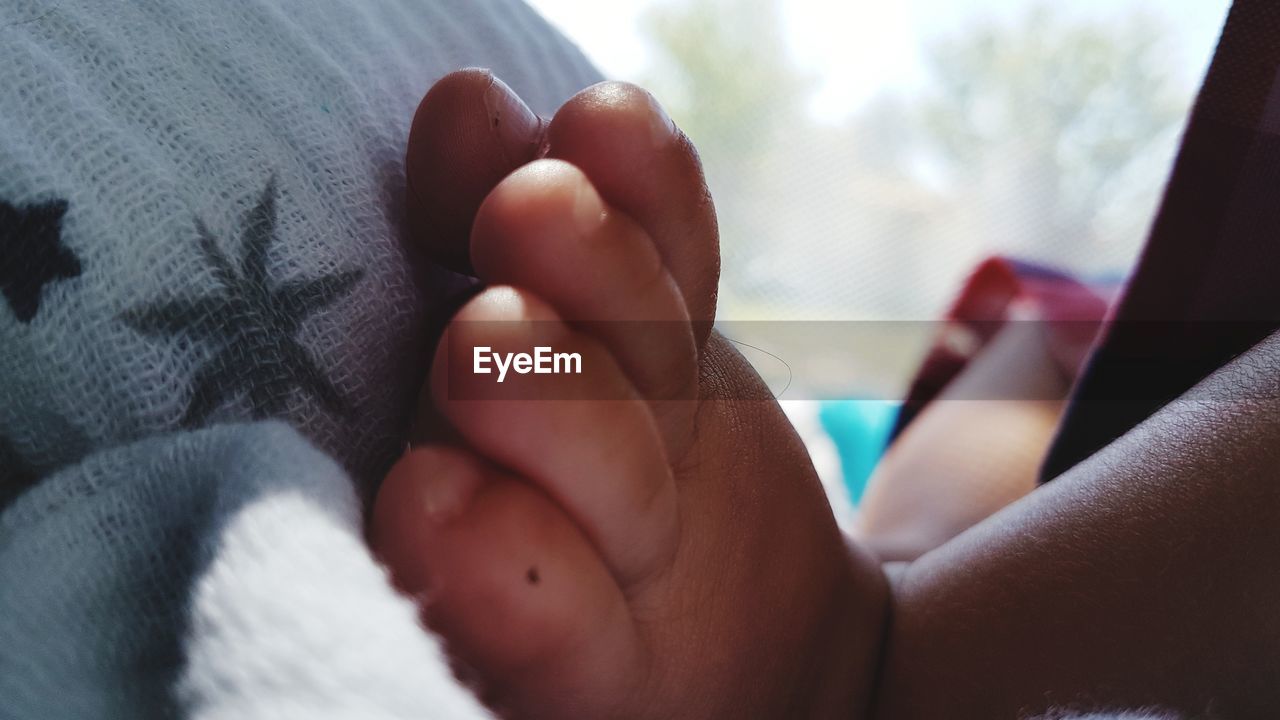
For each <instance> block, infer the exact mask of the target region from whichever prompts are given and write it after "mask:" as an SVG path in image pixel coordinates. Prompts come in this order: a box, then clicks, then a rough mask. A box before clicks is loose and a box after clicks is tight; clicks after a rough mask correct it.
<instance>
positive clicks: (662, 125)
mask: <svg viewBox="0 0 1280 720" xmlns="http://www.w3.org/2000/svg"><path fill="white" fill-rule="evenodd" d="M643 92H644V94H645V96H646V97H647V98H648V99H649V107H650V112H649V126H650V132H651V133H652V136H653V146H654V147H655V148H660V147H665V146H666V145H667V144H668V143H670V142H671V139H672V138H674V137H675V135H676V124H675V122H674V121H672V119H671V116H670V115H668V114H667V111H666V110H664V109H663V107H662V103H660V102H658V98H656V97H654V96H653V93H651V92H649V91H648V90H645V91H643Z"/></svg>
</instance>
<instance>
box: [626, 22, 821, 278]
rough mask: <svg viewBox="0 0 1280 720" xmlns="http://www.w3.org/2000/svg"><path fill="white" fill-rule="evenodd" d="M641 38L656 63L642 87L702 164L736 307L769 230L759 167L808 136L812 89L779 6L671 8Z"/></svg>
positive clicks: (645, 27) (649, 24)
mask: <svg viewBox="0 0 1280 720" xmlns="http://www.w3.org/2000/svg"><path fill="white" fill-rule="evenodd" d="M641 31H642V32H643V34H644V35H645V36H646V37H647V38H648V40H649V43H650V46H651V48H652V49H653V50H654V54H655V62H654V64H653V66H652V67H651V68H650V72H649V75H648V76H647V77H646V78H645V79H644V80H643V83H644V84H645V86H646V87H648V88H649V89H651V90H652V91H653V92H654V93H655V94H656V95H657V96H658V97H659V98H661V100H662V103H663V106H664V107H665V108H666V109H667V111H668V112H669V113H671V116H672V118H673V119H674V120H675V121H676V123H677V124H678V125H679V126H680V128H681V129H682V130H683V131H684V132H685V133H686V134H688V135H689V137H690V139H692V140H693V143H694V145H695V146H696V147H697V148H698V152H699V154H700V155H701V157H702V160H703V165H704V167H705V169H706V173H707V178H708V181H709V183H710V185H711V189H712V192H713V194H714V195H715V199H716V209H717V214H718V217H719V220H720V231H721V233H720V234H721V242H722V254H723V259H724V267H723V273H724V276H725V283H724V288H723V290H722V293H726V294H727V295H728V296H729V297H727V298H726V300H729V301H732V295H733V294H734V292H735V291H736V290H737V289H738V288H740V287H741V286H742V282H741V278H742V275H743V273H744V272H745V271H746V270H745V269H746V267H747V266H748V265H749V264H750V262H751V260H752V257H753V256H754V255H757V253H755V252H754V250H755V249H757V248H759V247H763V246H764V245H765V243H761V242H756V241H757V240H759V239H760V238H759V236H760V234H761V233H763V232H765V228H766V227H767V226H768V224H769V217H768V213H769V207H768V206H767V204H766V205H765V206H763V207H762V206H761V205H760V203H759V202H758V200H759V199H760V197H761V194H762V193H766V192H768V189H767V185H768V179H767V178H765V177H763V173H762V169H761V161H762V160H763V159H764V158H765V157H767V156H768V155H769V154H770V153H771V151H772V149H773V148H774V147H775V146H776V144H777V142H778V138H779V135H780V134H782V133H786V132H788V131H791V132H804V129H805V128H806V126H807V125H808V123H809V120H808V118H807V115H806V113H805V103H806V100H807V98H808V94H809V91H810V88H811V85H812V81H811V79H810V78H809V77H807V76H806V75H805V74H804V73H803V72H802V71H800V70H799V69H798V68H797V67H796V66H795V63H794V62H793V61H792V59H791V57H790V55H789V54H788V52H787V48H786V42H785V38H784V37H783V34H782V17H781V6H780V2H779V0H666V2H663V3H660V4H657V5H655V6H653V7H652V8H650V9H649V11H648V12H647V14H646V15H645V16H644V18H643V19H642V24H641Z"/></svg>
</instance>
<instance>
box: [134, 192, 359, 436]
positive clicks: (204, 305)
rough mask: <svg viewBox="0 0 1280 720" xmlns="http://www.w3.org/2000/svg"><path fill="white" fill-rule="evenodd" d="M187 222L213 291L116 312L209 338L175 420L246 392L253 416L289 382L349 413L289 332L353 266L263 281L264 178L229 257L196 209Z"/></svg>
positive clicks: (266, 412)
mask: <svg viewBox="0 0 1280 720" xmlns="http://www.w3.org/2000/svg"><path fill="white" fill-rule="evenodd" d="M196 229H197V232H198V234H199V249H200V253H201V255H202V256H203V258H204V260H205V262H206V263H208V265H209V267H210V268H211V269H212V270H213V273H214V276H215V277H216V278H217V280H218V283H219V284H220V285H221V286H222V288H221V292H218V293H216V294H210V295H201V296H197V297H179V298H174V299H166V300H159V301H156V302H153V303H150V304H146V305H143V306H140V307H136V308H133V309H132V310H129V311H127V312H126V313H124V314H123V315H122V319H123V320H124V321H125V322H126V323H127V324H128V325H129V326H130V327H132V328H134V329H135V330H137V331H138V332H140V333H143V334H144V335H147V336H149V337H153V338H175V337H179V336H184V335H185V336H187V337H190V338H193V339H195V340H197V341H199V342H202V343H207V344H209V345H211V346H213V347H215V348H216V351H215V354H214V355H213V357H212V358H211V359H210V360H209V361H208V362H206V363H205V364H204V365H203V366H201V367H200V369H199V370H197V371H196V375H195V378H194V379H193V381H192V383H191V384H192V391H191V399H190V401H189V402H188V404H187V409H186V412H185V414H184V416H183V418H182V425H183V427H187V428H194V427H199V426H200V425H202V424H204V422H205V420H206V419H207V418H208V416H209V415H210V414H211V413H212V412H213V411H215V410H217V409H218V408H219V407H221V406H222V405H224V404H225V403H227V402H229V401H231V400H233V399H234V398H235V397H236V396H237V395H238V394H240V393H244V394H245V395H247V397H248V400H249V404H250V408H251V412H252V415H253V417H254V418H258V419H260V418H267V417H273V416H278V415H280V414H281V413H282V412H283V411H284V410H285V407H286V404H287V403H288V401H289V398H290V396H291V395H292V394H293V392H294V391H295V390H296V391H300V392H302V393H304V394H307V395H310V396H311V397H312V398H314V399H315V400H316V401H317V402H319V404H320V405H321V407H323V408H324V409H325V410H327V411H329V412H331V413H334V414H338V415H349V414H350V412H351V408H350V406H349V404H348V403H347V401H346V400H345V399H344V398H343V397H342V395H341V394H339V393H338V390H337V389H336V388H335V387H334V386H333V384H332V383H331V382H330V381H329V379H328V378H327V377H326V376H325V373H324V372H323V371H322V370H321V369H320V366H319V365H318V364H317V363H316V360H315V358H313V357H312V355H311V353H310V352H309V351H308V350H307V348H306V347H304V346H303V345H302V344H301V343H300V342H299V341H298V340H297V338H296V337H295V336H296V335H297V333H298V330H299V327H300V325H301V324H302V322H303V320H305V319H306V318H307V317H308V316H309V315H311V314H312V313H314V312H316V311H318V310H321V309H323V308H324V307H326V306H328V305H330V304H332V303H333V302H334V301H336V300H338V299H339V298H341V297H343V296H345V295H346V294H348V293H349V292H351V290H352V288H354V287H355V284H356V283H357V282H358V281H359V280H360V278H361V276H362V275H363V272H362V271H361V270H347V271H343V272H336V273H330V274H326V275H322V276H320V277H318V278H314V279H297V280H289V281H284V282H278V283H273V282H272V281H271V278H270V277H269V273H268V270H267V253H268V251H269V250H270V248H271V244H272V242H273V241H274V240H275V239H276V186H275V180H274V178H273V179H271V180H268V182H267V186H266V188H265V189H264V190H263V192H262V196H261V198H260V199H259V201H258V203H257V204H256V205H255V206H254V207H253V209H251V210H250V211H249V212H248V214H247V215H246V216H245V219H244V222H243V227H242V229H241V243H240V244H241V249H240V255H241V256H240V258H239V263H238V266H237V264H236V263H234V262H233V261H232V260H231V259H230V258H228V257H227V255H226V254H224V253H223V252H222V250H221V249H220V248H219V246H218V242H217V240H216V239H215V238H214V236H213V234H212V233H211V232H210V231H209V229H208V228H207V227H206V226H205V224H204V223H203V222H202V221H201V220H199V219H197V220H196Z"/></svg>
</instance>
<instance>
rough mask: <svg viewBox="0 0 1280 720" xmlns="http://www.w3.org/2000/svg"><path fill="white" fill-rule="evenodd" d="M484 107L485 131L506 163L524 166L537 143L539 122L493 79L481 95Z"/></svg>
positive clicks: (511, 93) (507, 89)
mask: <svg viewBox="0 0 1280 720" xmlns="http://www.w3.org/2000/svg"><path fill="white" fill-rule="evenodd" d="M484 107H485V110H487V111H488V113H489V129H490V130H491V131H492V132H493V134H494V137H496V138H497V139H498V146H499V147H500V148H502V154H503V156H504V157H506V160H507V162H508V163H509V164H510V165H512V166H513V167H514V166H516V165H522V164H524V163H526V162H528V161H529V160H530V159H531V158H532V157H533V151H534V149H535V146H536V144H537V142H538V126H539V125H540V124H541V122H542V121H541V120H539V119H538V116H537V115H534V114H533V111H532V110H530V109H529V106H528V105H525V104H524V101H523V100H521V99H520V98H519V96H517V95H516V94H515V92H514V91H513V90H512V89H511V88H510V87H508V86H507V84H506V83H504V82H502V81H501V80H499V79H498V78H497V76H493V75H491V76H490V80H489V87H488V88H486V89H485V91H484Z"/></svg>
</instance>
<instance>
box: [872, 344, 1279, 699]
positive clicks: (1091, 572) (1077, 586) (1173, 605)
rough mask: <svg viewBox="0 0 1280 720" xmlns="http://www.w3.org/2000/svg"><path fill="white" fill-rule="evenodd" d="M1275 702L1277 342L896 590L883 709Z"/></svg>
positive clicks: (941, 553)
mask: <svg viewBox="0 0 1280 720" xmlns="http://www.w3.org/2000/svg"><path fill="white" fill-rule="evenodd" d="M1153 703H1154V704H1158V705H1160V706H1162V707H1164V708H1168V709H1173V710H1181V711H1183V712H1187V713H1191V714H1194V715H1196V716H1200V715H1202V714H1205V713H1208V714H1209V715H1210V716H1211V717H1224V718H1236V717H1241V718H1243V717H1263V716H1268V715H1269V713H1271V712H1274V710H1275V708H1277V707H1280V334H1277V335H1273V336H1271V337H1270V338H1268V339H1266V340H1264V341H1263V342H1262V343H1260V344H1259V345H1257V346H1255V347H1254V348H1252V349H1251V350H1249V351H1248V352H1247V353H1245V354H1243V355H1241V356H1240V357H1238V358H1236V359H1235V360H1233V361H1232V362H1230V363H1229V364H1227V365H1226V366H1224V367H1223V368H1221V369H1220V370H1218V371H1217V372H1215V373H1214V374H1213V375H1211V376H1209V377H1208V378H1207V379H1205V380H1204V381H1203V382H1201V383H1200V384H1199V385H1198V386H1197V387H1195V388H1194V389H1193V390H1191V391H1190V392H1189V393H1187V394H1186V395H1184V396H1183V397H1181V398H1179V399H1178V400H1176V401H1174V402H1173V403H1170V404H1169V405H1167V406H1166V407H1164V408H1163V409H1161V410H1160V411H1158V412H1157V413H1155V414H1154V415H1153V416H1152V417H1150V418H1149V419H1148V420H1147V421H1146V422H1144V423H1143V424H1141V425H1139V426H1138V427H1136V428H1134V429H1133V430H1132V431H1130V432H1129V433H1128V434H1126V435H1124V436H1123V437H1121V438H1120V439H1119V440H1116V441H1115V442H1113V443H1111V444H1110V445H1108V446H1107V447H1106V448H1104V449H1103V450H1102V451H1100V452H1098V453H1097V454H1095V455H1094V456H1092V457H1091V458H1089V459H1088V460H1086V461H1084V462H1082V463H1080V464H1079V465H1077V466H1076V467H1075V468H1073V469H1072V470H1070V471H1069V472H1067V473H1066V474H1065V475H1063V476H1061V477H1059V478H1058V479H1056V480H1054V481H1053V482H1052V483H1049V484H1048V485H1047V486H1045V487H1043V488H1041V489H1039V490H1037V491H1036V492H1033V493H1031V494H1030V495H1028V496H1027V497H1024V498H1023V499H1021V500H1019V501H1018V502H1016V503H1014V504H1012V505H1010V506H1008V507H1007V508H1005V509H1004V510H1002V511H1001V512H999V513H996V514H995V515H993V516H991V517H990V518H988V519H987V520H985V521H983V522H981V523H979V524H978V525H976V526H975V527H973V528H971V529H970V530H969V531H967V532H965V533H964V534H962V535H960V536H959V537H957V538H956V539H954V540H952V541H951V542H949V543H947V544H945V545H943V546H942V547H940V548H938V549H936V550H934V551H932V552H930V553H928V554H926V555H924V556H923V557H921V558H920V559H919V560H917V561H916V562H915V563H913V564H912V565H911V566H910V567H909V568H908V569H907V570H906V571H905V572H904V573H903V574H902V575H901V576H900V577H899V578H898V581H897V583H896V587H895V599H894V608H893V621H892V628H891V631H890V635H889V640H888V647H887V652H886V665H885V667H884V669H883V676H882V679H881V684H880V690H879V701H878V703H877V710H878V717H881V718H895V719H897V718H936V717H964V718H968V717H975V718H1005V717H1010V718H1011V717H1016V716H1018V715H1019V713H1024V712H1031V713H1034V712H1039V711H1042V710H1044V709H1046V708H1048V707H1052V706H1064V705H1068V706H1077V707H1089V708H1097V707H1137V706H1142V705H1146V704H1153Z"/></svg>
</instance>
